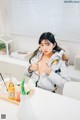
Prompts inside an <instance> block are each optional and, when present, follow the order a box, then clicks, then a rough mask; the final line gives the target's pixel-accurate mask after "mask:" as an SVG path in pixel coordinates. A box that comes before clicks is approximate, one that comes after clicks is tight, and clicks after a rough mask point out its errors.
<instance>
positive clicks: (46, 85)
mask: <svg viewBox="0 0 80 120" xmlns="http://www.w3.org/2000/svg"><path fill="white" fill-rule="evenodd" d="M64 60H66V61H68V56H67V55H65V54H64V50H63V49H61V48H60V47H59V46H58V45H57V42H56V41H55V38H54V35H53V34H52V33H50V32H45V33H43V34H42V35H41V36H40V38H39V48H38V49H37V50H36V51H35V52H34V53H33V55H32V57H31V58H30V60H29V63H30V64H29V66H28V68H27V69H26V70H25V75H26V76H28V77H31V78H32V79H33V80H35V81H37V86H38V87H40V88H43V89H46V90H49V91H55V89H56V88H57V86H59V87H61V88H63V86H64V83H65V82H66V81H69V76H68V73H67V67H66V65H65V61H64Z"/></svg>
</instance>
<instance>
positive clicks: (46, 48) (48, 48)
mask: <svg viewBox="0 0 80 120" xmlns="http://www.w3.org/2000/svg"><path fill="white" fill-rule="evenodd" d="M54 47H55V45H54V44H52V43H51V42H50V41H49V40H45V39H44V40H42V42H41V44H40V50H41V51H42V52H43V53H44V54H45V55H49V54H50V53H52V50H53V48H54Z"/></svg>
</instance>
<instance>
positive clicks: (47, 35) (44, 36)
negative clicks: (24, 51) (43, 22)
mask: <svg viewBox="0 0 80 120" xmlns="http://www.w3.org/2000/svg"><path fill="white" fill-rule="evenodd" d="M44 39H45V40H48V41H50V42H51V43H52V44H54V43H56V44H55V47H54V48H53V51H54V52H56V51H58V52H60V51H61V50H63V49H62V48H61V47H59V46H58V45H57V42H56V40H55V37H54V35H53V34H52V33H50V32H44V33H42V35H41V36H40V38H39V41H38V43H39V44H41V42H42V41H43V40H44ZM38 51H39V47H38V48H37V50H35V51H34V52H33V54H32V56H31V57H30V59H29V62H30V63H31V59H32V58H33V57H34V56H35V55H36V54H37V52H38Z"/></svg>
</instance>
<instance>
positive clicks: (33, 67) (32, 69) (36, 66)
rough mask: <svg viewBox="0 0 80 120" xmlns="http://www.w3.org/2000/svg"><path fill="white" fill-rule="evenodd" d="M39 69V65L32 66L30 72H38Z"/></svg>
mask: <svg viewBox="0 0 80 120" xmlns="http://www.w3.org/2000/svg"><path fill="white" fill-rule="evenodd" d="M38 68H39V66H38V64H36V63H35V64H32V65H31V66H30V70H31V71H36V70H38Z"/></svg>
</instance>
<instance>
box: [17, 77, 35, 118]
mask: <svg viewBox="0 0 80 120" xmlns="http://www.w3.org/2000/svg"><path fill="white" fill-rule="evenodd" d="M34 87H35V86H34V83H33V82H32V80H31V79H29V81H28V83H27V84H25V78H24V79H23V81H22V83H21V94H20V97H21V100H20V105H19V109H18V112H17V118H18V120H37V119H36V117H35V114H34V111H33V108H32V105H31V96H32V95H33V93H34V92H33V91H34Z"/></svg>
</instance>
